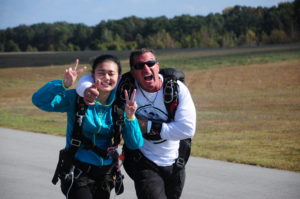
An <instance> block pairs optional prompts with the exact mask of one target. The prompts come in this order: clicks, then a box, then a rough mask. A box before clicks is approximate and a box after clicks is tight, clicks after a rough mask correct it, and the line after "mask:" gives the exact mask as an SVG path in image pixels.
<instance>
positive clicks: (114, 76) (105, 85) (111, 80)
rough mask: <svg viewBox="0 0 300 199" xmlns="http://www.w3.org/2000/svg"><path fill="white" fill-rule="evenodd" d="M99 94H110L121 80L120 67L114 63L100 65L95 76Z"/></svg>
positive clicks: (106, 62) (107, 62) (105, 62)
mask: <svg viewBox="0 0 300 199" xmlns="http://www.w3.org/2000/svg"><path fill="white" fill-rule="evenodd" d="M93 77H94V80H95V83H98V85H97V87H98V90H99V92H110V91H111V90H113V89H114V88H115V87H116V85H117V82H118V80H119V73H118V65H117V64H116V63H115V62H113V61H104V62H102V63H99V64H98V65H97V66H96V68H95V71H94V74H93Z"/></svg>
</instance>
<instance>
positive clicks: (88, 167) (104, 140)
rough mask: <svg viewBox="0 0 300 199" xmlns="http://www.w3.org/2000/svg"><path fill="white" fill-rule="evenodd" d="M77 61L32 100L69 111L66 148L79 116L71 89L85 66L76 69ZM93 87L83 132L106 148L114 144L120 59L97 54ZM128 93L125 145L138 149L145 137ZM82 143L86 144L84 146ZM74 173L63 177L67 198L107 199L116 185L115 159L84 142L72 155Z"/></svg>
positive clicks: (48, 108)
mask: <svg viewBox="0 0 300 199" xmlns="http://www.w3.org/2000/svg"><path fill="white" fill-rule="evenodd" d="M78 62H79V61H78V60H76V64H75V66H73V67H70V68H69V69H67V70H66V71H65V74H64V80H54V81H50V82H48V83H47V84H46V85H44V86H43V87H42V88H40V89H39V90H38V91H36V92H35V93H34V94H33V96H32V102H33V104H34V105H35V106H37V107H38V108H40V109H42V110H44V111H47V112H66V113H67V129H66V147H65V148H66V150H67V149H68V148H69V147H70V145H71V140H72V134H73V131H74V122H75V121H74V120H75V117H76V103H77V98H78V96H77V94H76V91H75V89H68V88H69V87H71V86H72V85H73V83H74V82H75V80H76V78H77V77H78V75H79V74H80V73H81V72H82V71H83V69H80V70H77V67H78ZM92 76H93V79H94V85H93V86H94V87H95V88H97V91H98V96H97V98H96V100H95V103H94V104H93V105H89V106H87V108H86V111H85V117H84V119H83V122H82V130H81V133H82V135H83V137H85V138H87V139H89V141H90V142H92V144H93V146H96V147H98V148H100V149H101V150H104V151H106V150H107V149H108V148H109V147H111V146H112V138H113V136H114V133H113V128H114V126H113V118H112V104H113V102H114V99H115V87H116V85H117V82H118V80H119V78H120V76H121V64H120V61H119V60H118V59H117V58H116V57H114V56H112V55H101V56H99V57H97V58H96V59H95V61H94V63H93V66H92ZM125 96H126V109H125V113H124V114H125V116H124V127H123V128H122V129H123V130H122V136H123V139H124V142H125V143H126V145H127V146H128V147H129V148H131V149H138V148H140V147H141V146H142V145H143V137H142V133H141V130H140V128H139V124H138V121H137V119H136V118H135V111H136V109H137V105H136V103H135V101H134V98H135V92H134V93H133V94H132V96H131V98H130V99H129V98H128V95H127V92H125ZM82 145H83V146H82ZM73 159H74V161H73V162H72V164H73V166H74V167H73V170H72V171H73V173H74V176H75V178H72V179H71V180H69V178H67V176H60V180H61V188H62V192H63V193H64V194H65V195H66V197H67V198H76V199H81V198H82V199H92V198H99V199H100V198H103V199H106V198H107V199H108V198H109V197H110V192H111V190H112V188H113V186H114V183H113V174H114V169H113V168H114V167H113V158H112V157H107V158H105V157H101V156H100V155H98V154H97V153H96V152H95V151H93V150H91V149H90V148H87V147H86V146H84V144H81V145H80V147H79V149H78V150H77V151H76V153H75V157H74V158H73Z"/></svg>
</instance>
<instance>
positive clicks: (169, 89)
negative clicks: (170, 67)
mask: <svg viewBox="0 0 300 199" xmlns="http://www.w3.org/2000/svg"><path fill="white" fill-rule="evenodd" d="M173 87H174V82H173V80H170V81H168V82H167V83H166V86H165V88H164V98H165V99H164V100H165V103H171V102H172V101H173V99H174V97H175V96H174V89H173Z"/></svg>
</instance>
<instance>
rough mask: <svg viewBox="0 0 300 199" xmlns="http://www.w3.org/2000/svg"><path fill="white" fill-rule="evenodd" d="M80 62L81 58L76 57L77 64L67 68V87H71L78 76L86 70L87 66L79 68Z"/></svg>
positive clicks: (65, 80) (65, 79) (65, 82)
mask: <svg viewBox="0 0 300 199" xmlns="http://www.w3.org/2000/svg"><path fill="white" fill-rule="evenodd" d="M78 64H79V59H76V62H75V65H73V66H71V67H70V68H68V69H66V71H65V76H64V85H65V87H71V86H72V85H73V84H74V82H75V81H76V79H77V77H78V76H79V75H80V74H81V73H83V72H84V71H85V70H86V68H87V67H86V66H84V67H83V68H81V69H78V70H77V67H78Z"/></svg>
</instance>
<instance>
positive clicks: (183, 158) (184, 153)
mask: <svg viewBox="0 0 300 199" xmlns="http://www.w3.org/2000/svg"><path fill="white" fill-rule="evenodd" d="M159 73H160V74H161V75H162V76H163V77H164V83H163V93H164V104H165V106H166V109H167V112H168V122H171V121H174V116H175V113H176V109H177V106H178V104H179V100H178V83H177V81H178V80H179V81H181V82H183V83H184V78H185V75H184V73H183V72H182V71H180V70H178V69H175V68H163V69H161V70H160V71H159ZM134 82H135V80H134V78H133V77H132V75H131V73H130V72H127V73H125V74H123V75H122V79H121V80H120V82H119V85H118V88H117V93H116V100H115V103H114V108H113V118H115V119H114V121H115V122H116V123H115V131H119V132H120V129H121V128H122V122H123V121H124V111H125V105H126V100H125V96H124V90H127V91H128V95H129V96H130V95H131V93H132V91H133V90H134V89H135V84H134ZM123 149H125V150H126V151H131V152H130V154H131V155H133V156H136V155H137V154H141V153H140V151H139V150H129V149H128V148H127V147H126V146H123ZM190 153H191V138H188V139H184V140H180V145H179V155H178V158H177V160H176V163H175V164H176V166H177V167H178V168H183V167H184V166H185V164H186V163H187V161H188V159H189V157H190ZM127 154H128V153H127ZM138 156H139V155H138ZM125 158H126V153H125ZM134 159H136V158H134ZM137 159H139V158H137Z"/></svg>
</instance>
